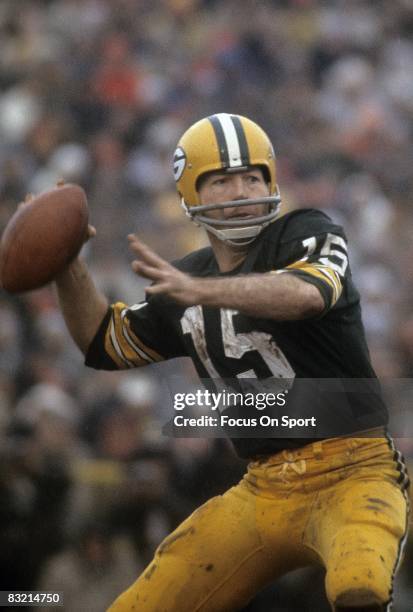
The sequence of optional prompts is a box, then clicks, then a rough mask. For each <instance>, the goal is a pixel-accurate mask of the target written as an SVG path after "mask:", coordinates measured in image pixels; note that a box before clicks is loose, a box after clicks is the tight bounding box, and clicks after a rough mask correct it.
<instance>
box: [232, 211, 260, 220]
mask: <svg viewBox="0 0 413 612" xmlns="http://www.w3.org/2000/svg"><path fill="white" fill-rule="evenodd" d="M253 217H254V215H253V214H251V213H247V212H237V213H236V214H234V215H230V216H229V217H227V219H252V218H253Z"/></svg>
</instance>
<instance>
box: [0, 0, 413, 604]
mask: <svg viewBox="0 0 413 612" xmlns="http://www.w3.org/2000/svg"><path fill="white" fill-rule="evenodd" d="M412 40H413V6H412V3H411V2H410V0H394V1H393V2H391V3H390V2H386V1H385V0H370V1H369V0H331V1H329V2H326V1H323V0H272V1H270V0H256V1H253V0H243V1H242V2H240V1H239V0H19V2H15V1H13V0H2V2H1V3H0V49H1V53H0V232H1V231H2V229H3V228H4V226H5V224H6V223H7V221H8V219H9V218H10V217H11V215H12V214H13V212H14V210H15V208H16V205H17V203H18V202H20V201H22V200H23V199H24V198H25V196H26V194H27V193H35V194H36V193H39V192H41V191H43V190H46V189H49V188H50V187H52V186H53V185H54V184H55V183H56V182H57V181H58V180H59V179H64V180H66V181H68V182H75V183H79V184H80V185H82V186H83V187H84V188H85V190H86V192H87V194H88V200H89V207H90V218H91V223H93V224H94V225H95V226H96V228H97V236H96V238H95V239H94V240H93V241H91V242H90V243H88V244H87V245H86V246H85V247H84V251H83V255H84V257H86V258H87V260H88V263H89V265H90V267H91V269H92V272H93V274H94V278H95V279H96V281H97V284H98V285H99V286H100V287H101V288H102V289H103V290H104V291H105V292H106V294H107V295H108V297H109V298H110V299H113V300H115V299H116V300H117V299H121V300H122V301H125V302H128V303H135V302H137V301H139V300H140V299H142V297H143V294H144V286H145V284H144V283H143V282H142V281H141V280H139V279H138V278H137V277H136V276H135V275H134V274H133V273H132V271H131V269H130V265H129V262H130V259H131V257H130V254H129V253H128V249H127V240H126V236H127V234H128V233H130V232H131V231H134V232H137V233H138V234H139V235H140V236H141V237H143V238H144V239H145V240H146V241H147V242H148V243H149V244H150V245H151V246H152V247H154V248H155V249H156V250H157V251H158V252H159V253H160V254H161V255H162V256H164V257H166V258H168V259H174V258H176V257H180V256H182V255H184V254H186V253H187V252H188V251H189V250H191V249H194V248H198V247H200V246H203V245H204V244H206V242H205V237H204V235H203V234H202V232H201V231H200V230H198V229H197V228H196V227H195V226H194V225H193V224H191V223H190V222H189V221H188V220H187V219H185V216H184V213H183V211H182V210H181V208H180V206H179V202H178V198H177V196H176V193H175V187H174V183H173V174H172V170H171V157H172V155H173V152H174V149H175V145H176V142H177V140H178V138H179V136H180V135H181V133H183V131H184V130H185V129H186V128H187V127H188V126H189V125H190V124H191V123H193V122H194V121H196V120H197V119H199V118H201V117H203V116H206V115H209V114H212V113H215V112H234V113H239V114H243V115H247V116H249V117H250V118H252V119H253V120H255V121H257V122H258V123H260V124H261V125H262V126H263V127H264V129H265V130H266V131H267V132H268V134H269V135H270V137H271V139H272V140H273V142H274V145H275V150H276V155H277V160H278V162H277V163H278V182H279V184H280V190H281V194H282V196H283V211H284V212H285V211H288V210H291V209H294V208H300V207H317V208H321V209H323V210H324V211H326V212H327V213H328V214H329V215H330V216H331V217H332V218H333V219H335V220H336V221H337V222H339V223H341V224H342V225H343V226H344V227H345V230H346V233H347V236H348V238H349V243H350V253H351V265H352V270H353V276H354V277H355V281H356V284H357V285H358V288H359V290H360V292H361V295H362V304H363V309H364V322H365V325H366V329H367V335H368V341H369V346H370V350H371V355H372V360H373V363H374V365H375V368H376V370H377V373H378V374H379V376H380V377H382V378H383V380H388V381H391V385H392V389H393V393H392V395H391V397H392V401H391V402H390V404H391V406H390V408H391V410H393V411H394V413H395V414H396V420H397V423H396V429H397V434H398V436H399V437H400V440H399V445H400V446H401V448H402V450H403V451H404V452H405V454H406V455H407V456H408V457H410V459H412V458H413V413H412V412H410V413H409V409H410V406H411V401H410V400H411V398H412V396H413V392H412V391H411V389H410V386H409V382H408V379H409V378H410V377H413V309H412V298H411V296H412V295H413V263H412V262H413V215H412V214H411V208H410V207H411V203H412V200H413V171H412V169H411V166H412V165H411V160H412V153H413V151H412V149H413V146H412V143H413V138H412V136H413V80H412V78H411V75H412V71H413V43H412ZM175 376H178V377H183V378H184V379H185V380H187V381H188V384H192V381H194V380H195V379H194V373H193V369H192V366H191V365H190V364H189V363H188V362H187V360H185V359H181V360H178V361H177V362H176V363H170V364H169V363H168V364H159V365H157V366H154V367H153V368H151V369H150V370H142V371H135V372H133V373H132V374H131V373H117V372H116V373H110V374H109V373H102V372H95V371H92V370H89V369H86V368H85V367H84V365H83V360H82V357H81V355H80V353H79V352H78V351H77V349H76V348H75V347H74V345H73V343H72V341H71V340H70V338H69V336H68V334H67V332H66V330H65V328H64V324H63V320H62V317H61V315H60V313H59V310H58V307H57V302H56V296H55V293H54V290H53V288H51V287H47V288H45V289H42V290H39V291H35V292H32V293H28V294H24V295H20V296H10V295H7V294H6V293H4V292H0V454H1V461H0V491H1V493H2V495H1V499H2V503H1V505H0V517H1V518H0V570H1V571H0V575H1V582H2V586H1V589H0V590H12V589H24V590H28V589H34V588H42V589H47V590H59V591H64V593H65V599H66V604H65V609H66V610H67V611H68V612H71V611H75V610H76V611H79V610H81V611H83V610H84V611H88V612H94V611H95V610H96V611H97V610H102V609H104V607H105V605H107V604H108V603H109V601H111V600H112V599H113V598H114V597H115V595H116V594H117V593H119V592H120V591H121V590H122V589H123V588H124V587H125V586H127V585H128V584H129V583H130V582H131V581H132V580H133V578H134V577H135V576H136V575H137V574H138V572H139V571H140V569H142V567H144V565H145V563H147V561H148V560H149V559H150V558H151V555H152V552H153V550H154V548H155V546H156V545H157V543H158V542H159V541H160V540H161V539H162V538H163V537H164V535H165V534H166V533H168V532H169V531H170V530H171V529H172V528H173V527H174V526H175V525H176V524H177V523H178V522H179V521H180V520H182V519H183V518H184V517H185V516H187V515H188V514H189V513H190V512H191V511H192V509H193V508H195V507H196V506H197V505H199V504H200V503H202V502H203V501H204V500H206V499H207V498H208V497H210V496H211V495H214V494H216V493H220V492H222V491H223V490H225V488H227V487H228V486H230V485H231V484H232V483H235V482H236V481H237V480H238V479H239V478H240V476H241V475H242V473H243V470H244V467H245V466H244V464H243V463H242V462H241V461H239V460H238V459H236V457H235V456H234V454H233V452H232V450H231V449H230V447H229V445H228V444H227V443H226V441H224V440H215V441H212V440H209V441H207V440H203V439H171V438H167V437H165V436H162V434H161V429H162V425H163V423H165V422H166V420H167V418H168V414H169V417H170V404H168V398H169V395H168V380H172V379H173V378H174V377H175ZM399 383H400V384H401V383H403V384H401V387H399ZM194 384H196V383H194ZM396 602H397V606H396V610H399V611H400V612H407V611H408V610H411V609H412V605H413V554H412V551H411V550H410V552H409V551H408V555H407V560H406V563H405V565H404V570H403V572H402V574H401V576H400V578H399V580H398V583H397V589H396ZM271 606H273V607H271ZM274 606H275V607H274ZM269 609H276V610H285V611H286V612H289V611H290V610H302V611H304V612H305V611H306V610H308V611H309V612H313V611H314V610H317V611H320V612H322V611H323V610H324V609H325V610H328V607H327V604H326V601H325V596H324V594H323V587H322V574H321V572H318V571H316V570H311V571H304V572H296V573H294V574H293V575H291V576H289V577H288V578H286V579H283V580H282V581H280V582H279V583H278V585H277V587H276V589H274V588H273V589H270V590H269V591H266V592H264V593H262V594H261V595H260V596H258V597H257V598H256V600H255V601H254V602H253V603H251V605H250V606H248V608H247V609H246V610H248V611H249V612H259V611H261V610H269Z"/></svg>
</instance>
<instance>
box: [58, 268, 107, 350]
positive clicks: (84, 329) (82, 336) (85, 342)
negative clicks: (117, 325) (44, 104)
mask: <svg viewBox="0 0 413 612" xmlns="http://www.w3.org/2000/svg"><path fill="white" fill-rule="evenodd" d="M56 287H57V294H58V297H59V302H60V307H61V310H62V313H63V316H64V319H65V322H66V325H67V328H68V330H69V332H70V335H71V336H72V338H73V340H74V341H75V342H76V344H77V346H78V347H79V348H80V350H81V351H82V353H84V354H86V352H87V349H88V348H89V345H90V343H91V342H92V340H93V338H94V336H95V334H96V332H97V330H98V327H99V325H100V323H101V322H102V320H103V317H104V316H105V314H106V311H107V309H108V302H107V300H106V298H105V297H104V295H103V294H102V293H100V292H99V291H98V290H97V289H96V287H95V284H94V282H93V280H92V277H91V276H90V273H89V271H88V269H87V266H86V264H85V263H84V262H83V261H81V260H80V259H76V260H75V261H74V262H73V263H72V264H71V265H70V266H68V268H67V269H66V270H65V271H64V272H63V273H62V274H60V276H59V277H58V278H56Z"/></svg>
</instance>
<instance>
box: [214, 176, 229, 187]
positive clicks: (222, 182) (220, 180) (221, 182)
mask: <svg viewBox="0 0 413 612" xmlns="http://www.w3.org/2000/svg"><path fill="white" fill-rule="evenodd" d="M226 181H227V178H226V177H225V176H222V177H218V178H216V179H214V180H213V181H212V184H213V185H216V186H217V187H219V186H220V185H225V183H226Z"/></svg>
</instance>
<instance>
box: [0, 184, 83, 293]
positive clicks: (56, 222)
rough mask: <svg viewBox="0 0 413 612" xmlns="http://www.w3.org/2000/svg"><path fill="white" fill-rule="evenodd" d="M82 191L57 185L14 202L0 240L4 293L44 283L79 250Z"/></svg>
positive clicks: (18, 291) (1, 278) (0, 279)
mask: <svg viewBox="0 0 413 612" xmlns="http://www.w3.org/2000/svg"><path fill="white" fill-rule="evenodd" d="M88 216H89V215H88V207H87V199H86V194H85V192H84V191H83V189H82V188H81V187H79V186H78V185H71V184H67V185H62V186H58V187H56V188H54V189H51V190H50V191H46V192H44V193H42V194H40V195H38V196H36V197H34V198H32V199H30V200H26V202H24V203H22V204H20V205H19V207H18V209H17V210H16V212H15V213H14V215H13V216H12V218H11V219H10V221H9V222H8V224H7V226H6V228H5V230H4V232H3V235H2V237H1V242H0V283H1V286H2V288H3V289H5V290H6V291H8V292H9V293H23V292H24V291H31V290H32V289H38V288H39V287H43V285H46V284H47V283H49V282H50V281H51V280H53V279H54V278H55V276H56V275H57V274H59V272H61V271H62V270H63V269H64V268H65V266H66V265H67V264H68V263H69V262H70V261H71V260H72V259H73V258H74V257H76V255H77V254H78V252H79V251H80V249H81V247H82V244H83V243H84V241H85V240H86V237H87V230H88Z"/></svg>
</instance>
